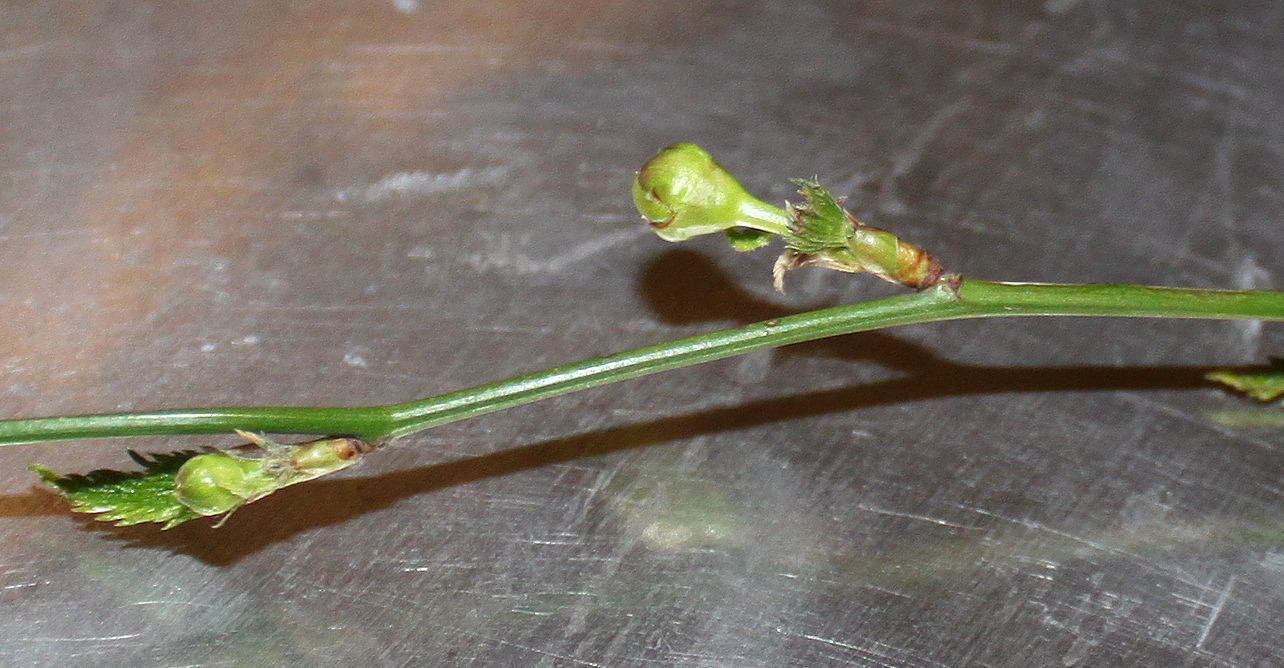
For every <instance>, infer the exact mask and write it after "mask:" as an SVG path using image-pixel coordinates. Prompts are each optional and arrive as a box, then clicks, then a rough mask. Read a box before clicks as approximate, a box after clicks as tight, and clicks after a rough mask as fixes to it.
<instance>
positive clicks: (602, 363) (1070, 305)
mask: <svg viewBox="0 0 1284 668" xmlns="http://www.w3.org/2000/svg"><path fill="white" fill-rule="evenodd" d="M1002 316H1126V317H1144V318H1203V319H1218V320H1226V319H1252V320H1269V321H1284V292H1280V291H1270V290H1242V291H1235V290H1197V289H1187V288H1160V287H1147V286H1140V285H1051V284H1038V283H996V282H990V281H981V280H972V279H968V280H964V281H962V282H961V283H960V284H959V287H958V289H957V291H956V290H954V289H952V288H950V287H948V286H945V285H938V286H935V287H933V288H930V289H928V290H924V291H922V292H917V293H914V294H907V295H900V296H896V297H889V298H886V299H879V300H875V301H869V302H862V303H859V304H850V305H846V306H836V307H833V308H828V309H822V310H818V311H811V312H808V313H801V314H798V315H792V316H786V317H782V318H779V319H776V320H769V321H766V322H761V323H756V324H752V325H747V326H744V327H738V328H734V329H727V330H722V331H718V332H712V333H709V334H701V335H698V336H693V337H689V338H685V339H680V340H677V341H671V342H668V343H662V344H659V345H654V346H647V347H644V348H638V349H635V350H631V351H627V352H622V353H617V354H615V355H611V356H608V357H602V358H598V359H591V360H586V361H583V362H577V363H574V364H567V365H565V366H560V367H556V368H553V369H548V370H545V371H540V372H536V373H532V374H528V375H524V376H518V377H516V378H510V379H508V380H503V381H499V382H496V383H490V384H487V385H480V386H478V387H474V388H470V389H466V390H459V391H457V392H451V393H448V394H443V395H440V396H437V397H432V398H428V399H422V400H419V401H411V402H408V403H403V404H393V405H388V406H368V407H351V408H341V407H329V408H305V407H295V408H291V407H262V408H253V407H233V408H200V409H184V410H168V411H157V412H140V413H116V414H104V415H81V416H68V417H54V418H33V419H18V420H3V421H0V445H12V444H17V443H32V442H38V441H54V440H66V439H74V438H107V437H118V436H148V435H167V434H208V433H229V432H231V431H232V430H233V429H244V430H248V431H262V432H276V433H295V434H322V435H330V434H346V435H352V436H358V437H360V438H363V439H366V440H370V441H374V440H380V439H390V438H398V437H401V436H407V435H409V434H413V433H415V432H418V431H422V430H424V429H428V428H430V427H434V426H437V425H440V424H444V423H447V422H453V421H455V420H462V419H464V418H468V417H473V416H476V415H482V414H484V413H490V412H493V411H497V410H501V409H504V408H508V407H511V406H516V405H519V404H524V403H528V402H532V401H537V400H539V399H546V398H549V397H554V396H558V395H561V394H566V393H568V392H574V391H577V390H583V389H587V388H590V387H597V386H600V385H605V384H607V383H613V382H616V381H620V380H626V379H629V378H636V377H638V376H643V375H647V374H652V373H657V372H660V371H665V370H667V369H675V368H678V367H684V366H690V365H693V364H699V363H701V362H708V361H712V360H716V359H722V358H724V357H731V356H734V355H739V354H742V353H746V352H749V351H751V350H757V349H759V348H772V347H776V346H784V345H789V344H791V343H800V342H803V341H811V340H814V339H821V338H825V337H829V336H836V335H839V334H850V333H853V332H863V331H868V330H872V329H881V328H884V327H893V326H897V325H909V324H916V323H927V322H941V321H945V320H959V319H963V318H987V317H1002Z"/></svg>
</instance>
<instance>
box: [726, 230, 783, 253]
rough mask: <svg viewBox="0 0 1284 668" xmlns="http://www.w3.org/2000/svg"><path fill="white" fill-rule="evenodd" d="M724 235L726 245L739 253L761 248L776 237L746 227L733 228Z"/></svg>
mask: <svg viewBox="0 0 1284 668" xmlns="http://www.w3.org/2000/svg"><path fill="white" fill-rule="evenodd" d="M725 234H726V235H727V243H729V244H731V247H732V248H734V249H736V250H738V251H741V252H744V251H751V250H754V249H755V248H762V247H763V246H766V245H767V244H769V243H771V240H772V239H774V238H775V236H776V235H774V234H772V233H770V232H763V231H762V230H753V229H750V228H748V227H733V228H731V229H729V230H727V231H726V232H725Z"/></svg>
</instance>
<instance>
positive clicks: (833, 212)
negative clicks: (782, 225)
mask: <svg viewBox="0 0 1284 668" xmlns="http://www.w3.org/2000/svg"><path fill="white" fill-rule="evenodd" d="M793 184H794V185H796V186H798V194H799V195H802V196H803V199H804V200H805V201H804V202H803V203H802V204H796V205H790V207H789V213H790V218H791V219H792V221H791V222H792V224H791V225H790V228H791V230H790V231H791V233H790V234H789V235H788V236H786V237H785V245H786V246H788V247H789V248H790V249H792V250H795V251H798V252H799V253H818V252H820V251H823V250H827V249H835V248H847V240H848V239H849V238H851V236H852V234H854V233H855V223H853V222H852V220H851V218H850V217H848V215H847V212H846V211H844V210H843V207H842V206H840V205H839V204H838V200H836V199H834V196H833V195H831V194H829V191H828V190H825V189H824V188H822V187H821V186H820V184H819V183H816V182H815V181H808V180H806V179H793Z"/></svg>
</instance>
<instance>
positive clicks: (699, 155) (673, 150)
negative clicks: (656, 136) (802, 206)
mask: <svg viewBox="0 0 1284 668" xmlns="http://www.w3.org/2000/svg"><path fill="white" fill-rule="evenodd" d="M633 203H634V204H635V205H637V208H638V212H639V213H641V214H642V217H643V218H644V219H646V221H647V222H649V223H650V224H651V226H652V227H653V228H655V232H656V234H659V235H660V237H661V238H662V239H664V240H666V241H685V240H687V239H690V238H691V237H694V236H699V235H701V234H710V233H712V232H722V231H726V230H731V229H732V228H737V227H740V228H751V229H754V230H760V231H761V232H766V233H770V234H788V233H789V217H788V215H786V213H785V212H784V211H782V210H781V209H779V208H777V207H774V206H771V205H770V204H767V203H766V202H763V201H762V200H759V199H758V198H756V197H754V196H753V195H750V194H749V193H748V192H746V191H745V189H744V187H743V186H741V185H740V183H739V182H738V181H736V179H735V177H733V176H731V174H730V173H728V172H727V170H725V169H723V168H722V166H721V165H719V164H718V163H717V162H716V161H714V159H713V156H711V155H709V153H708V152H706V151H705V150H704V149H702V148H700V147H699V146H696V145H695V144H689V143H685V144H674V145H673V146H670V147H668V148H666V149H663V150H661V151H660V152H659V153H657V154H656V156H655V157H654V158H651V159H650V160H649V161H647V163H646V164H645V165H643V166H642V169H641V170H639V171H638V174H637V179H635V180H634V182H633ZM756 239H757V241H758V243H756V244H753V245H754V246H757V245H761V244H762V243H765V241H766V237H765V235H757V236H756Z"/></svg>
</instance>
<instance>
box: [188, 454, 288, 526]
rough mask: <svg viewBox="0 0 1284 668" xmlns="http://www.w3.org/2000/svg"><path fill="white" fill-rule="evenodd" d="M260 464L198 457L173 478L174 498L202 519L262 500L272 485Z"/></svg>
mask: <svg viewBox="0 0 1284 668" xmlns="http://www.w3.org/2000/svg"><path fill="white" fill-rule="evenodd" d="M262 471H263V467H262V464H261V463H260V461H259V460H257V459H250V458H248V457H238V456H236V455H233V454H229V453H226V452H212V453H210V454H206V455H197V456H195V457H192V458H191V459H189V460H187V461H186V462H184V463H183V466H182V467H181V468H179V469H178V473H177V474H176V475H175V477H174V497H175V498H177V499H178V502H179V503H181V504H183V505H185V506H187V507H188V508H191V509H192V510H193V511H194V512H196V513H199V514H201V515H219V514H221V513H226V512H230V511H232V510H235V509H236V508H238V507H239V506H241V505H244V504H245V503H248V502H249V501H252V500H254V499H255V498H258V497H259V496H262V493H263V492H262V489H263V487H264V486H265V484H266V485H268V486H270V485H271V478H266V479H265V478H264V476H263V473H262Z"/></svg>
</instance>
